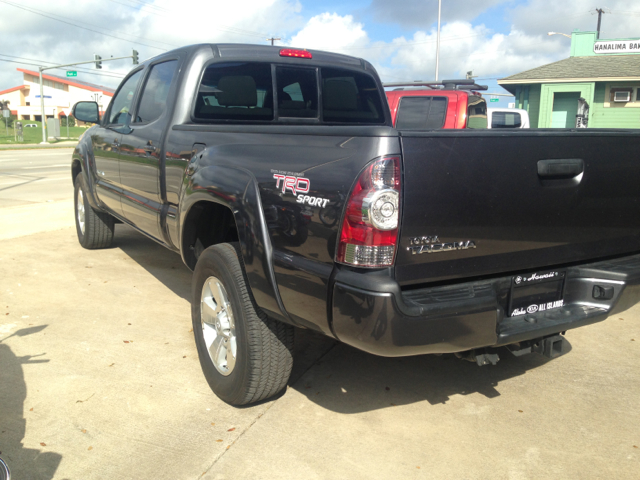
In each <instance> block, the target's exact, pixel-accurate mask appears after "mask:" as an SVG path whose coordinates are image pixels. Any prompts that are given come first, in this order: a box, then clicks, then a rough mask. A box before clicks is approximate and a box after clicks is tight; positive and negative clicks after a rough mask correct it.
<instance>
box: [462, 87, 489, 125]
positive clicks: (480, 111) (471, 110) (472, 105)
mask: <svg viewBox="0 0 640 480" xmlns="http://www.w3.org/2000/svg"><path fill="white" fill-rule="evenodd" d="M468 105H469V106H468V107H467V128H479V129H483V128H487V102H486V101H485V99H484V98H482V97H480V96H479V95H469V104H468Z"/></svg>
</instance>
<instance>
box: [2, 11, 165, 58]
mask: <svg viewBox="0 0 640 480" xmlns="http://www.w3.org/2000/svg"><path fill="white" fill-rule="evenodd" d="M0 2H1V3H5V4H7V5H11V6H12V7H16V8H19V9H21V10H25V11H27V12H30V13H33V14H35V15H40V16H41V17H46V18H50V19H51V20H55V21H57V22H61V23H64V24H67V25H71V26H72V27H77V28H81V29H82V30H87V31H89V32H93V33H99V34H100V35H104V36H106V37H111V38H115V39H116V40H122V41H124V42H129V43H135V44H136V45H143V46H145V47H149V48H155V49H156V50H162V51H165V52H166V51H167V49H166V48H160V47H155V46H153V45H149V44H147V43H142V42H136V41H134V40H129V39H126V38H122V37H117V36H115V35H111V34H109V33H104V32H100V31H98V30H93V29H91V28H87V27H83V26H81V25H77V24H75V23H72V22H68V21H66V20H60V19H58V18H55V17H53V16H51V14H47V13H42V11H38V10H35V9H30V8H27V7H23V6H22V5H17V4H15V3H12V2H8V1H6V0H0ZM63 18H64V17H63ZM152 41H153V40H152Z"/></svg>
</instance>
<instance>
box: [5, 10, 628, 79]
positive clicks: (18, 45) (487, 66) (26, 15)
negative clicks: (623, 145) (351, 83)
mask: <svg viewBox="0 0 640 480" xmlns="http://www.w3.org/2000/svg"><path fill="white" fill-rule="evenodd" d="M8 1H10V2H11V3H15V4H16V5H18V7H21V8H18V7H16V6H10V5H8V4H6V3H5V4H3V15H2V16H0V45H1V46H0V54H6V55H14V56H18V57H23V58H27V59H36V60H38V61H37V62H35V63H40V62H39V61H41V60H42V61H45V60H46V61H48V62H55V63H66V62H73V61H78V60H83V59H87V60H88V59H91V58H92V57H93V54H94V53H98V54H100V55H102V57H103V58H107V57H109V56H111V55H113V56H124V55H129V54H130V53H131V49H132V48H135V49H136V50H138V51H139V52H140V58H141V60H144V59H147V58H150V57H152V56H155V55H157V54H159V53H162V52H163V51H166V50H170V49H172V48H174V47H177V46H182V45H189V44H193V43H215V42H221V43H222V42H224V43H227V42H229V43H233V42H242V43H256V44H266V43H267V41H266V37H267V36H276V37H282V38H283V41H282V42H280V43H282V44H287V45H291V46H296V47H301V48H312V49H319V50H327V51H333V52H339V53H344V54H347V55H353V56H356V57H362V58H365V59H367V60H369V61H370V62H372V63H373V64H374V65H375V66H376V68H377V70H378V72H379V73H380V74H381V76H382V78H383V80H385V81H395V80H417V79H421V80H428V79H432V78H433V77H434V75H435V50H436V43H435V42H436V32H435V28H433V24H432V23H430V22H431V21H432V20H433V12H434V8H433V7H434V5H436V6H437V2H435V0H430V2H427V3H422V2H413V1H412V2H409V0H396V1H395V2H390V1H389V0H384V1H383V0H373V2H372V4H371V7H370V10H369V12H370V13H371V12H373V14H374V15H373V16H374V18H376V16H377V18H378V19H380V20H381V21H382V22H385V21H389V22H391V21H394V22H397V23H399V24H403V25H413V24H416V25H418V24H419V25H424V26H427V25H428V26H429V28H424V27H423V28H422V29H421V30H418V31H415V30H409V31H408V34H406V35H404V36H400V37H398V38H395V39H393V40H392V41H387V42H384V41H376V40H375V38H374V37H373V35H372V33H371V32H375V31H376V28H380V25H366V24H364V23H363V22H361V21H357V20H356V19H355V18H354V17H353V16H352V15H339V14H337V13H332V12H325V13H322V14H319V15H315V16H313V17H311V18H307V19H305V18H304V9H303V6H302V4H301V1H299V0H234V1H233V2H229V1H216V2H203V1H198V0H183V1H182V2H180V3H179V4H177V3H176V2H175V1H174V0H155V1H153V2H152V1H148V2H145V3H144V6H143V5H142V2H134V1H130V0H86V1H83V2H77V1H73V0H57V1H56V2H55V4H53V3H51V2H49V1H48V0H31V1H29V2H20V3H18V2H19V1H20V0H8ZM506 1H507V0H478V1H476V2H474V3H473V5H470V4H469V3H468V2H467V1H466V0H465V1H464V2H463V1H462V0H450V1H449V0H448V1H447V2H444V4H443V20H444V21H445V22H444V23H443V25H442V42H441V50H440V72H439V73H440V75H439V76H440V78H446V77H449V78H451V77H461V76H464V74H465V73H466V72H467V71H468V70H473V71H474V73H475V74H476V75H479V76H480V77H484V78H487V77H498V76H506V75H511V74H514V73H518V72H521V71H524V70H527V69H530V68H534V67H537V66H539V65H542V64H545V63H550V62H553V61H556V60H559V59H562V58H566V57H568V56H569V47H570V41H569V39H567V38H565V37H560V36H555V37H548V36H547V35H546V33H547V32H548V31H549V30H553V31H558V32H564V33H570V32H571V31H572V30H573V29H574V28H580V29H583V30H586V29H593V28H595V24H596V17H595V16H592V15H590V13H589V9H590V7H589V6H586V5H585V4H584V3H583V1H582V0H567V1H565V2H559V1H557V0H529V1H527V2H526V3H523V4H521V5H518V6H515V7H513V8H511V9H509V10H507V11H506V13H505V15H506V18H508V19H509V20H510V28H508V30H509V32H508V33H505V32H503V33H497V32H495V31H493V30H491V29H490V28H487V27H486V26H485V25H478V24H473V23H471V22H470V20H471V19H472V18H475V17H476V16H477V15H478V14H479V13H482V12H485V11H486V10H487V9H488V8H491V7H492V6H496V5H499V4H503V3H505V2H506ZM630 5H632V4H629V3H628V0H626V1H625V0H609V7H610V9H609V12H610V13H607V14H605V15H604V17H603V22H602V31H603V37H625V36H628V37H633V36H638V35H639V34H640V31H638V29H637V24H638V20H640V14H633V13H629V12H630V11H631V10H633V6H630ZM25 9H27V10H37V12H35V13H34V12H30V11H27V10H25ZM638 10H640V8H639V9H638ZM394 12H395V13H394ZM494 12H496V10H494ZM625 12H626V13H625ZM43 15H47V16H53V17H56V18H58V20H62V21H64V22H69V23H74V24H77V25H81V26H83V27H85V28H86V29H89V30H94V31H88V30H86V29H80V28H77V27H75V26H72V25H68V24H65V23H62V22H61V21H57V20H54V19H51V18H47V17H46V16H43ZM381 15H382V17H380V16H381ZM421 15H422V16H424V15H427V16H428V18H427V17H424V18H422V16H421ZM98 32H102V33H98ZM109 35H110V36H109ZM113 37H119V38H113ZM141 44H143V45H141ZM0 59H5V60H18V61H26V62H30V61H29V60H20V59H15V58H9V57H6V56H4V57H3V56H0ZM16 67H23V68H29V69H37V67H34V66H28V65H19V64H13V63H6V62H2V61H0V90H2V89H5V88H9V87H13V86H16V85H19V84H20V82H21V80H22V74H20V73H18V72H16V70H15V69H16ZM131 67H132V65H131V63H130V62H129V61H127V60H123V61H117V62H113V63H108V62H106V63H104V64H103V70H102V73H105V74H114V73H116V74H119V75H122V74H124V73H126V72H128V71H129V70H130V69H131ZM82 68H85V69H89V70H90V71H91V72H92V73H96V72H97V71H96V70H95V69H94V68H93V66H92V65H86V66H84V67H81V68H78V72H79V73H78V79H80V80H84V81H88V82H92V83H97V84H102V85H107V86H112V87H115V86H117V85H118V83H119V81H120V80H119V78H114V77H108V76H96V75H90V74H88V73H85V72H83V71H82ZM74 69H75V68H74ZM51 73H53V74H57V75H61V76H63V75H64V71H53V72H51Z"/></svg>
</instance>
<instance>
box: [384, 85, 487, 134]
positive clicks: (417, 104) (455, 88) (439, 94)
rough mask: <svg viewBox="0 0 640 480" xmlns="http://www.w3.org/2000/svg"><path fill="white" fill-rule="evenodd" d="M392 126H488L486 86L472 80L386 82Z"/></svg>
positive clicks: (420, 127)
mask: <svg viewBox="0 0 640 480" xmlns="http://www.w3.org/2000/svg"><path fill="white" fill-rule="evenodd" d="M384 87H385V88H394V89H393V90H386V91H385V94H386V96H387V102H388V103H389V109H390V111H391V118H392V120H393V126H394V127H395V128H397V129H401V130H434V129H464V128H487V103H486V101H485V99H484V98H483V97H482V94H481V93H479V91H480V90H486V89H487V87H486V86H485V85H476V84H475V83H474V82H473V80H465V79H462V80H443V81H442V82H426V83H425V82H410V83H386V84H384Z"/></svg>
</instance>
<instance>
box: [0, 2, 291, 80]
mask: <svg viewBox="0 0 640 480" xmlns="http://www.w3.org/2000/svg"><path fill="white" fill-rule="evenodd" d="M10 2H11V3H14V4H15V5H17V6H12V5H8V4H3V9H2V10H3V15H1V16H0V54H5V55H13V56H17V57H22V58H21V59H17V58H11V57H7V56H0V59H4V60H15V61H21V62H26V63H35V64H37V65H39V64H44V63H46V62H50V63H57V64H62V63H67V62H69V63H71V62H74V61H81V60H90V59H92V58H93V55H94V53H97V54H99V55H101V56H102V57H103V58H108V57H110V56H114V57H120V56H125V55H130V54H131V50H132V49H136V50H138V52H139V54H140V59H141V60H145V59H147V58H150V57H153V56H155V55H158V54H160V53H163V52H164V51H167V50H171V49H173V48H176V47H180V46H183V45H190V44H194V43H215V42H220V43H257V44H266V43H267V41H266V38H267V37H268V36H271V35H275V36H282V37H284V36H285V35H287V34H290V32H292V31H295V30H297V29H299V28H300V27H301V26H302V25H303V24H304V21H303V19H302V17H301V16H300V11H301V9H302V7H301V4H300V2H299V1H297V0H235V1H233V2H202V1H198V0H183V1H182V2H180V3H179V4H177V3H176V2H174V1H170V0H156V1H154V2H146V4H145V6H142V5H141V2H128V0H109V1H106V0H100V1H98V0H87V1H83V2H77V1H73V0H57V1H56V2H55V3H51V2H49V1H47V0H31V1H29V2H20V0H10ZM30 10H31V11H30ZM50 17H53V18H50ZM64 22H67V23H64ZM70 24H76V25H80V26H82V27H85V28H84V29H82V28H78V27H76V26H73V25H70ZM100 32H101V33H100ZM114 37H117V38H114ZM25 59H26V60H25ZM29 59H33V60H35V61H32V60H29ZM16 68H27V69H30V70H37V66H33V65H22V64H16V63H9V62H5V61H0V90H2V89H5V88H10V87H13V86H16V85H19V84H20V82H21V80H22V74H21V73H19V72H17V71H16ZM131 68H132V64H131V62H130V61H127V60H122V61H114V62H113V63H110V62H104V63H103V70H102V71H97V70H95V68H94V67H93V65H91V64H89V65H85V66H83V67H78V68H77V70H78V79H79V80H83V81H87V82H91V83H96V84H101V85H106V86H111V87H115V86H117V85H118V84H119V82H120V80H119V78H113V77H109V76H106V75H105V76H98V75H95V73H106V74H109V73H116V74H120V75H122V74H124V73H126V72H128V71H129V70H130V69H131ZM73 69H75V67H74V68H73ZM82 69H89V70H90V71H91V73H92V74H89V73H85V72H83V71H82ZM50 73H51V74H53V75H59V76H64V70H53V71H50Z"/></svg>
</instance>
